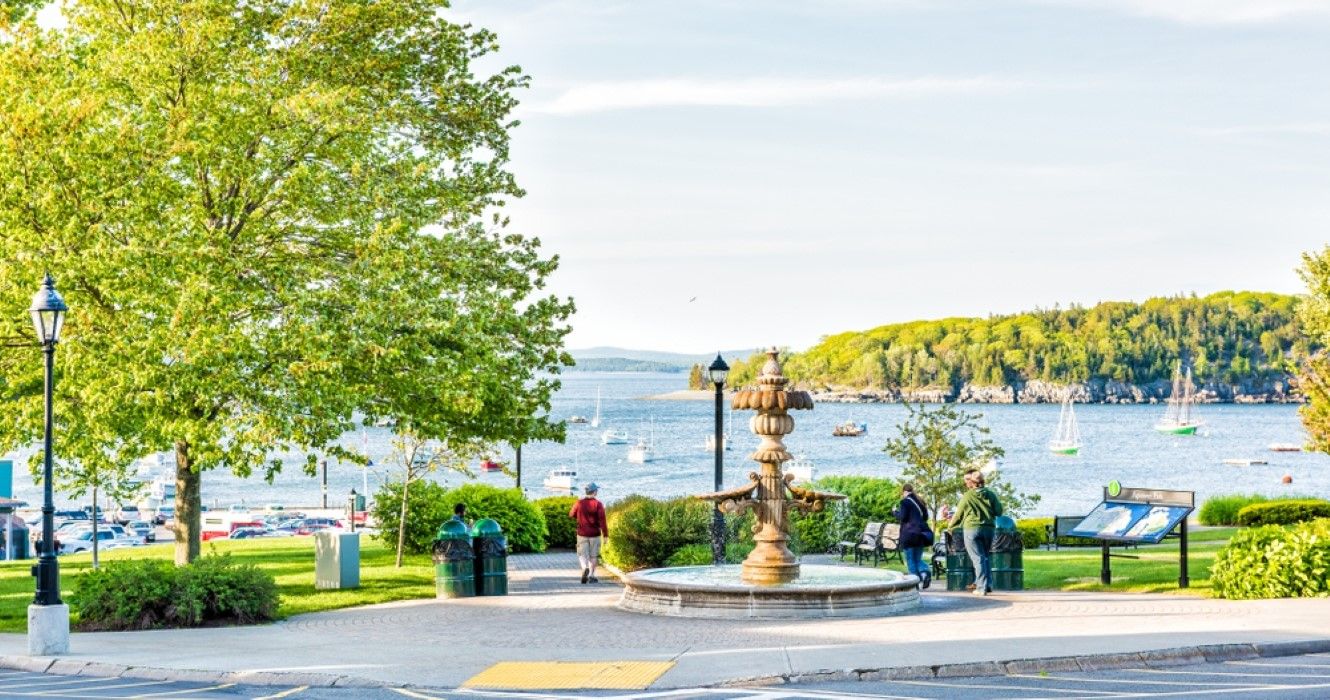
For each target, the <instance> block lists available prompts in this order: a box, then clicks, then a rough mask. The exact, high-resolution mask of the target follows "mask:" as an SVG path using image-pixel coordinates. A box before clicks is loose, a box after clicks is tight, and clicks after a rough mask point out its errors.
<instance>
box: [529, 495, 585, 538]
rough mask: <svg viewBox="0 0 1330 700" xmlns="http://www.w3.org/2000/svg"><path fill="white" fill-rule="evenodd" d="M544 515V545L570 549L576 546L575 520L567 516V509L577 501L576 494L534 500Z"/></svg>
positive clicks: (570, 508)
mask: <svg viewBox="0 0 1330 700" xmlns="http://www.w3.org/2000/svg"><path fill="white" fill-rule="evenodd" d="M534 503H535V505H536V507H537V508H539V509H540V512H541V514H542V515H544V516H545V529H546V530H547V531H548V532H549V535H548V536H547V537H546V538H545V546H546V547H558V548H560V549H572V548H574V547H576V546H577V522H576V521H575V520H573V519H572V518H570V517H568V511H570V510H572V509H573V504H574V503H577V497H576V496H549V497H546V498H538V499H536V500H535V501H534Z"/></svg>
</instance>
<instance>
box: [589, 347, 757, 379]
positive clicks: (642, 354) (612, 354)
mask: <svg viewBox="0 0 1330 700" xmlns="http://www.w3.org/2000/svg"><path fill="white" fill-rule="evenodd" d="M754 352H757V351H756V350H753V349H745V350H722V351H721V355H722V356H724V357H725V360H726V361H727V362H734V361H736V360H738V359H740V358H744V357H748V356H749V355H752V354H753V353H754ZM568 353H569V354H571V355H572V356H573V359H574V360H576V362H577V366H576V367H574V368H573V369H575V370H582V371H586V372H684V371H687V370H688V369H690V368H691V367H692V366H693V365H695V364H699V363H701V364H703V365H709V364H711V361H712V360H714V359H716V355H715V353H702V354H697V355H690V354H686V353H678V352H661V351H658V350H632V349H629V348H617V347H611V346H605V345H602V346H598V347H594V348H581V349H573V350H569V351H568Z"/></svg>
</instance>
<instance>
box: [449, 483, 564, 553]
mask: <svg viewBox="0 0 1330 700" xmlns="http://www.w3.org/2000/svg"><path fill="white" fill-rule="evenodd" d="M457 503H465V504H466V517H467V519H468V520H470V521H471V522H475V521H477V520H479V519H481V518H490V519H491V520H494V521H496V522H498V523H499V527H501V528H503V534H504V535H505V536H506V537H507V538H508V547H509V548H510V549H512V551H514V552H543V551H545V541H546V538H547V537H548V536H549V529H548V527H547V526H546V524H545V516H544V514H542V513H541V509H540V508H537V507H536V505H535V504H534V503H532V502H531V501H528V500H526V495H524V494H523V493H522V490H521V489H515V488H512V489H501V488H498V487H495V486H490V485H489V484H477V483H469V484H463V485H461V486H458V487H457V488H455V489H449V490H447V491H445V492H444V494H443V504H444V507H443V511H444V512H445V513H448V515H449V517H451V515H452V512H453V506H454V505H455V504H457ZM567 515H568V511H567V510H565V511H564V516H565V517H567ZM444 519H446V518H444ZM442 522H443V520H440V521H439V522H437V523H435V524H434V527H435V528H438V527H439V525H440V524H442Z"/></svg>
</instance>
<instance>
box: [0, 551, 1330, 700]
mask: <svg viewBox="0 0 1330 700" xmlns="http://www.w3.org/2000/svg"><path fill="white" fill-rule="evenodd" d="M510 563H511V566H510V569H511V575H510V582H511V584H510V588H511V591H512V593H513V594H512V595H510V596H508V597H504V598H473V599H465V600H452V601H434V600H425V601H412V602H404V603H390V604H385V605H378V606H372V607H366V608H357V609H350V610H339V611H333V612H325V613H315V614H310V615H301V616H298V617H294V618H291V619H289V620H285V621H283V622H280V623H277V624H273V625H264V626H257V627H232V628H220V629H194V630H158V631H148V632H102V633H87V634H76V635H74V637H73V641H72V644H71V646H72V649H73V653H72V654H70V655H69V656H67V657H61V660H60V661H58V662H57V663H56V665H55V666H53V667H51V668H50V669H49V670H50V671H51V672H71V673H78V672H80V671H81V672H84V673H98V672H99V669H100V670H106V671H107V672H110V671H112V670H114V669H113V668H112V667H109V666H108V667H98V666H88V664H89V662H100V663H106V664H119V665H123V666H130V667H134V671H133V672H135V673H138V674H140V675H142V676H143V677H148V678H152V677H159V676H163V672H161V671H155V670H152V669H171V670H174V671H197V672H199V673H197V674H194V675H193V677H194V678H195V679H196V680H203V681H207V680H214V679H218V678H220V679H221V680H224V681H230V682H242V683H243V682H255V683H265V682H283V683H287V684H297V683H306V682H307V683H309V684H310V685H329V684H331V683H333V682H334V681H336V682H337V683H338V684H339V685H341V684H349V683H367V682H368V683H381V684H395V685H401V684H410V685H417V686H432V687H443V688H453V687H458V686H461V685H463V684H465V683H466V682H467V680H468V679H470V678H472V677H473V676H476V675H477V674H479V673H481V672H482V671H484V670H485V669H486V668H488V667H490V666H491V665H492V664H494V663H496V662H500V661H615V662H621V661H641V662H667V663H672V664H673V665H672V666H669V670H667V671H666V672H665V673H664V674H663V675H661V676H660V677H659V678H658V679H657V680H656V681H655V682H654V684H653V686H652V687H654V688H671V687H689V686H698V685H711V684H722V683H734V682H738V681H741V680H743V679H763V682H785V681H788V680H795V679H799V678H801V677H802V679H804V680H812V679H814V678H821V679H826V680H834V679H838V678H850V679H853V678H856V677H858V676H859V675H860V674H858V673H857V672H856V671H855V669H906V670H908V669H914V670H915V672H918V671H919V670H920V669H922V670H923V671H924V675H927V671H928V667H931V666H937V665H940V664H973V665H974V669H975V674H974V675H982V674H984V673H991V672H992V668H994V665H993V664H992V662H997V661H1006V660H1013V659H1026V658H1040V657H1067V656H1076V655H1088V654H1116V653H1123V654H1128V655H1133V656H1134V655H1135V654H1136V653H1138V652H1143V651H1150V650H1158V649H1173V648H1180V647H1195V646H1197V645H1214V644H1247V645H1250V644H1261V643H1269V642H1285V641H1294V640H1314V639H1324V638H1326V637H1330V632H1328V631H1327V627H1326V621H1327V620H1330V599H1303V600H1275V601H1223V600H1211V599H1205V598H1196V597H1190V596H1182V595H1136V594H1106V593H1048V592H1024V593H1005V594H1004V593H998V594H995V595H993V596H991V597H988V598H976V597H974V596H970V595H964V594H954V593H946V592H935V591H932V590H930V591H927V592H925V594H924V596H923V606H922V608H921V609H920V610H919V611H918V612H917V613H916V614H911V615H904V616H899V617H889V618H877V619H850V620H835V621H807V622H796V621H728V620H684V619H675V618H658V617H649V616H642V615H637V614H633V613H626V612H620V611H618V610H616V609H615V608H614V603H615V602H616V601H617V599H618V597H619V593H620V589H619V587H618V586H617V585H615V584H613V583H609V582H608V581H610V580H611V579H610V577H608V576H602V578H601V581H602V583H600V584H598V585H581V584H580V583H578V581H577V565H576V563H575V558H574V557H573V556H572V555H571V554H567V553H556V554H550V555H543V556H538V557H537V556H532V557H513V558H512V560H511V562H510ZM1247 648H1248V649H1250V647H1247ZM25 650H26V638H25V636H24V635H20V634H4V635H0V655H3V656H4V657H5V658H3V659H0V663H4V664H8V665H11V666H14V665H20V664H22V663H27V662H26V661H25V660H24V659H23V658H22V655H23V654H25ZM1136 658H1139V657H1136ZM1072 665H1073V666H1074V665H1075V664H1074V663H1073V664H1072ZM174 671H173V672H172V674H171V675H169V676H167V677H170V678H173V679H185V678H189V677H191V676H190V674H181V673H175V672H174ZM902 672H903V673H904V671H902ZM219 673H220V674H225V675H219ZM863 675H865V676H866V677H869V676H871V674H863Z"/></svg>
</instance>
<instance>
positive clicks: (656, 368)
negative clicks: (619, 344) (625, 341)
mask: <svg viewBox="0 0 1330 700" xmlns="http://www.w3.org/2000/svg"><path fill="white" fill-rule="evenodd" d="M571 369H572V370H573V371H575V372H683V371H685V370H687V369H688V368H687V367H684V366H682V365H679V364H675V363H670V362H652V361H651V360H630V359H628V358H626V357H584V358H581V359H579V360H578V361H577V364H576V365H574V366H573V367H572V368H571Z"/></svg>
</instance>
